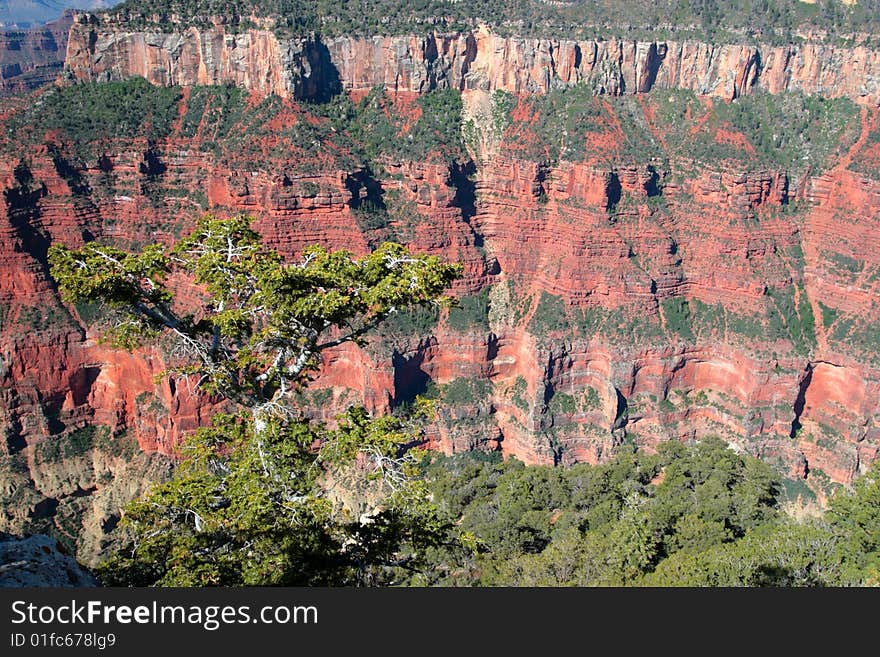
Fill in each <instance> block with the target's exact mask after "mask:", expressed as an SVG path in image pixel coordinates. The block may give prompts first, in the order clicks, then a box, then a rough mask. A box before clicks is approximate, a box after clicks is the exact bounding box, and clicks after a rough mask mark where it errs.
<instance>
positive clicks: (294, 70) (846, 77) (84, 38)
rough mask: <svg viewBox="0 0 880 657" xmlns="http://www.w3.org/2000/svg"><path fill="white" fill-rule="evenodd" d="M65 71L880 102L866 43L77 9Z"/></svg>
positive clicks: (299, 94)
mask: <svg viewBox="0 0 880 657" xmlns="http://www.w3.org/2000/svg"><path fill="white" fill-rule="evenodd" d="M65 76H66V77H67V78H68V79H72V80H81V81H84V80H92V81H109V80H120V79H125V78H128V77H131V76H142V77H144V78H146V79H147V80H149V81H150V82H153V83H154V84H160V85H182V86H191V85H197V84H224V83H230V84H237V85H241V86H243V87H245V88H247V89H250V90H252V91H255V92H257V93H261V94H270V93H275V94H278V95H281V96H292V97H296V98H312V97H315V96H316V95H318V94H321V93H324V92H325V91H326V90H327V89H328V88H331V87H332V86H333V85H339V86H340V87H341V88H343V89H346V90H362V89H371V88H373V87H376V86H381V87H384V88H386V89H389V90H392V91H412V92H418V93H423V92H426V91H429V90H431V89H437V88H452V89H458V90H461V91H466V90H483V91H494V90H496V89H499V90H503V91H509V92H512V93H544V92H547V91H549V90H551V89H556V88H560V87H564V86H568V85H573V84H587V85H590V86H592V87H593V88H594V89H595V90H596V91H597V92H599V93H608V94H623V93H642V92H647V91H650V90H651V89H689V90H692V91H695V92H697V93H700V94H706V95H711V96H718V97H721V98H726V99H733V98H737V97H739V96H742V95H745V94H749V93H754V92H756V91H767V92H770V93H781V92H784V91H802V92H805V93H808V94H821V95H823V96H828V97H847V98H853V99H863V100H864V101H865V102H868V103H872V104H877V103H878V102H880V52H878V51H876V50H871V49H869V48H866V47H856V48H844V47H837V46H832V45H825V44H811V43H805V44H800V45H788V46H738V45H717V46H716V45H712V44H706V43H697V42H689V41H685V42H679V43H677V42H672V41H669V42H634V41H622V40H615V39H612V40H609V41H571V40H565V39H526V38H519V37H501V36H497V35H494V34H492V33H490V32H488V31H487V30H479V31H475V32H473V33H467V34H453V35H447V34H430V35H428V36H425V37H415V36H409V37H407V36H396V37H373V38H347V37H337V38H332V39H329V40H327V41H326V42H323V41H321V40H319V39H315V38H308V39H303V38H297V39H282V38H279V37H276V36H275V34H274V33H273V32H272V31H270V30H268V29H265V30H258V29H252V30H249V31H246V32H243V33H235V34H227V33H226V32H224V30H223V28H222V27H215V28H209V29H202V30H199V29H196V28H190V29H188V30H186V31H185V32H182V33H166V32H135V31H130V30H127V29H126V28H125V26H117V25H113V24H97V23H95V22H93V21H92V20H90V18H89V17H88V16H87V15H80V16H78V17H77V19H76V22H75V24H74V26H73V28H72V29H71V32H70V39H69V42H68V46H67V58H66V61H65Z"/></svg>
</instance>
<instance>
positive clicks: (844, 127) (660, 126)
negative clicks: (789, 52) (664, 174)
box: [505, 84, 859, 171]
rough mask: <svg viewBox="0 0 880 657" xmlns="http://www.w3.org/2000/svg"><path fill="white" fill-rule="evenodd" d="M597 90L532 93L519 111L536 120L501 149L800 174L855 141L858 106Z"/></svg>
mask: <svg viewBox="0 0 880 657" xmlns="http://www.w3.org/2000/svg"><path fill="white" fill-rule="evenodd" d="M598 91H599V90H598V89H596V88H594V87H593V86H591V85H588V84H579V85H575V86H573V87H569V88H566V89H556V90H552V91H550V92H549V93H547V94H541V95H538V94H535V95H531V96H528V97H527V98H525V99H523V100H522V101H521V102H522V103H523V104H524V108H523V109H524V110H525V111H526V113H527V114H526V115H527V116H529V117H533V118H534V119H535V120H534V121H529V122H521V123H519V124H517V123H514V124H513V125H511V126H510V128H509V129H508V130H507V131H506V133H505V146H507V147H509V148H510V149H512V150H513V151H514V152H516V153H517V154H518V155H520V156H522V157H525V158H527V159H531V160H535V161H539V162H541V161H547V162H551V163H555V162H558V161H560V160H568V161H574V162H577V161H583V160H595V161H598V162H602V163H605V164H607V165H609V166H612V165H620V164H622V163H631V162H637V163H644V162H650V161H657V160H660V161H669V160H674V161H677V162H688V161H694V162H695V163H696V164H710V165H718V164H719V163H729V164H732V165H734V166H736V167H737V168H738V169H741V170H762V169H767V168H782V169H789V170H798V171H800V170H804V169H806V168H807V167H812V168H814V169H816V168H819V169H821V168H823V167H824V165H826V163H827V162H828V160H829V158H831V157H833V156H835V155H840V154H842V153H843V152H845V150H846V148H847V147H848V146H850V145H851V144H852V142H853V141H855V139H856V137H857V136H858V113H859V112H858V107H857V106H856V104H855V103H854V102H853V101H851V100H849V99H845V98H836V99H829V98H821V97H818V96H808V95H806V94H803V93H795V92H792V93H784V94H769V93H751V94H748V95H745V96H741V97H740V98H737V99H735V100H734V101H732V102H729V103H728V102H724V101H721V100H718V99H711V98H707V97H701V96H698V95H697V94H695V93H694V92H692V91H687V90H661V89H657V90H654V91H653V92H651V93H649V94H643V95H642V96H640V97H636V96H632V95H627V96H618V97H609V96H602V97H596V95H595V94H596V93H597V92H598ZM646 108H652V109H653V115H652V116H651V117H650V121H649V118H648V115H647V111H646ZM658 135H661V136H662V141H661V139H660V138H659V137H658Z"/></svg>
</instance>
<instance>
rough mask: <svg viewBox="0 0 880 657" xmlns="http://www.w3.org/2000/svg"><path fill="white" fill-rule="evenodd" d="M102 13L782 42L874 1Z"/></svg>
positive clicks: (364, 31)
mask: <svg viewBox="0 0 880 657" xmlns="http://www.w3.org/2000/svg"><path fill="white" fill-rule="evenodd" d="M110 15H111V16H113V17H115V18H117V19H121V20H124V21H126V22H127V23H128V24H129V25H132V26H135V27H137V26H151V27H154V28H158V29H164V30H173V29H177V28H179V27H181V26H188V25H199V26H209V25H211V24H212V19H217V18H219V19H220V20H222V21H224V22H225V23H226V26H227V27H228V28H229V29H244V28H248V27H252V26H254V25H255V21H254V20H253V19H254V18H258V17H267V16H271V17H273V18H275V19H276V21H275V26H276V27H275V29H276V30H277V31H279V32H280V33H283V34H285V35H302V34H307V33H310V32H318V33H321V34H324V35H326V36H338V35H374V34H403V33H409V32H420V31H426V30H439V31H457V30H466V29H472V28H473V27H475V26H476V25H478V24H480V23H485V24H488V25H490V26H492V27H493V28H494V29H496V30H498V31H500V32H502V33H511V34H522V35H543V36H557V37H560V36H563V37H576V36H604V37H609V36H630V35H633V36H635V35H639V34H645V33H659V34H663V33H666V34H675V33H680V34H684V35H691V36H693V37H698V38H704V39H708V40H729V39H737V38H740V39H741V38H743V37H753V38H756V39H760V40H767V41H781V42H786V41H788V40H791V39H792V38H793V34H794V32H795V31H796V30H799V29H801V30H809V29H813V30H817V29H818V30H823V31H826V32H828V33H831V34H832V35H837V34H849V33H853V32H858V33H863V34H867V33H871V31H872V30H876V27H877V25H878V21H880V4H878V1H877V0H860V2H858V3H852V4H844V3H842V2H840V0H817V1H816V2H815V3H804V2H800V1H799V0H735V1H733V2H717V1H715V0H658V1H657V2H652V3H644V2H638V1H637V0H626V1H623V2H613V1H611V2H610V1H607V0H574V1H572V2H564V3H563V2H559V3H549V2H542V1H541V0H474V1H472V2H452V1H450V0H232V1H226V0H223V1H220V0H129V1H128V2H124V3H122V4H121V5H119V6H117V7H115V8H113V9H112V10H110Z"/></svg>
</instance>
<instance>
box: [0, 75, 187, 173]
mask: <svg viewBox="0 0 880 657" xmlns="http://www.w3.org/2000/svg"><path fill="white" fill-rule="evenodd" d="M180 97H181V92H180V89H178V88H175V87H154V86H153V85H151V84H150V83H149V82H147V81H146V80H144V79H143V78H131V79H128V80H124V81H121V82H107V83H94V82H89V83H83V84H76V85H72V86H68V87H56V88H53V89H51V90H49V91H48V92H47V93H45V94H43V95H41V96H40V98H39V100H37V101H36V102H35V103H34V104H33V105H32V106H30V107H28V108H27V109H25V110H24V111H23V112H21V113H18V114H16V115H15V116H14V117H12V119H11V120H10V122H9V124H8V128H7V129H8V131H9V133H10V134H12V135H15V139H16V141H17V142H18V143H23V142H28V141H37V140H42V139H43V138H44V135H45V133H47V132H53V131H58V132H60V133H61V135H62V136H63V138H65V139H67V140H69V141H70V142H72V143H74V144H76V145H77V148H78V151H79V152H78V154H79V155H80V156H82V157H90V158H91V157H96V156H97V155H100V151H99V149H100V145H101V143H102V142H104V141H106V140H110V139H122V140H130V139H133V138H135V137H138V136H143V137H145V138H146V139H147V140H149V141H151V142H152V141H156V140H158V139H161V138H162V137H164V136H166V135H167V134H168V132H169V130H170V128H171V123H172V121H173V120H174V119H175V118H176V116H177V103H178V101H179V100H180Z"/></svg>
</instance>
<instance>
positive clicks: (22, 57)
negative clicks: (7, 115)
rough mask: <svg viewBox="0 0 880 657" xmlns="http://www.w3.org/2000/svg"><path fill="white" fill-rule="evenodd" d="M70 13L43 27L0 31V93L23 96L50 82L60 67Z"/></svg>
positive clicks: (71, 19) (71, 16) (70, 20)
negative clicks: (21, 94) (22, 94)
mask: <svg viewBox="0 0 880 657" xmlns="http://www.w3.org/2000/svg"><path fill="white" fill-rule="evenodd" d="M72 22H73V15H72V13H67V14H65V15H64V16H63V17H62V18H60V19H58V20H56V21H53V22H51V23H48V24H47V25H44V26H40V27H35V28H29V29H10V28H6V29H2V30H0V92H2V93H4V94H13V93H18V94H20V93H23V92H26V91H28V90H30V89H35V88H37V87H39V86H42V85H44V84H48V83H50V82H52V81H54V80H55V79H56V78H57V77H58V74H59V73H60V72H61V69H62V67H63V65H64V57H65V53H66V51H67V35H68V33H69V32H70V26H71V24H72Z"/></svg>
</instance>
